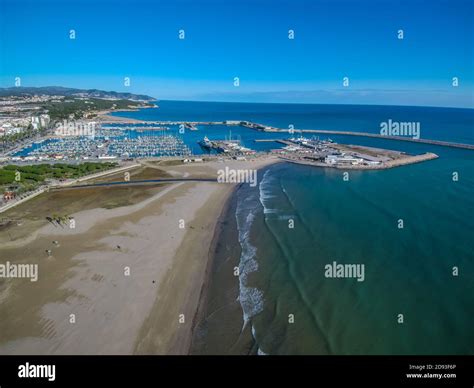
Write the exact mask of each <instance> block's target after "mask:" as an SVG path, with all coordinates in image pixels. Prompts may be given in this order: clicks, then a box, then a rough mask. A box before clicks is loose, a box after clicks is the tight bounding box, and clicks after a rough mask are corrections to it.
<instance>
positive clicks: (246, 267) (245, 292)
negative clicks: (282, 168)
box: [236, 196, 263, 327]
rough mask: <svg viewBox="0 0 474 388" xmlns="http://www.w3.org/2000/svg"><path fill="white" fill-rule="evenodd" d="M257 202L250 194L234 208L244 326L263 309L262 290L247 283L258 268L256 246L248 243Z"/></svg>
mask: <svg viewBox="0 0 474 388" xmlns="http://www.w3.org/2000/svg"><path fill="white" fill-rule="evenodd" d="M257 205H258V202H257V201H256V198H253V201H252V196H248V197H246V198H245V199H244V200H239V203H238V205H237V210H236V219H237V228H238V231H239V243H240V246H241V248H242V252H241V255H240V264H239V271H240V276H239V283H240V295H239V300H240V305H241V306H242V311H243V314H244V317H243V318H244V327H245V325H246V324H247V322H248V321H249V319H250V318H252V317H253V316H255V315H256V314H258V313H260V312H261V311H262V310H263V292H262V291H260V290H259V289H257V288H255V287H250V286H248V285H247V283H248V276H249V274H250V273H252V272H255V271H257V270H258V262H257V260H256V259H255V257H256V253H257V248H256V247H254V246H253V245H252V244H251V243H250V229H251V227H252V224H253V221H254V219H255V214H256V211H257Z"/></svg>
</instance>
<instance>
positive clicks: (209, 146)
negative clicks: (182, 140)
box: [198, 136, 213, 150]
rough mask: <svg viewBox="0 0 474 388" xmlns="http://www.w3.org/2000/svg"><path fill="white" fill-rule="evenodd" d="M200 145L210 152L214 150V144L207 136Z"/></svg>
mask: <svg viewBox="0 0 474 388" xmlns="http://www.w3.org/2000/svg"><path fill="white" fill-rule="evenodd" d="M198 144H199V145H200V146H201V147H203V148H206V149H208V150H210V149H212V147H213V146H212V142H211V141H210V140H209V139H208V138H207V136H204V139H202V140H201V141H199V142H198Z"/></svg>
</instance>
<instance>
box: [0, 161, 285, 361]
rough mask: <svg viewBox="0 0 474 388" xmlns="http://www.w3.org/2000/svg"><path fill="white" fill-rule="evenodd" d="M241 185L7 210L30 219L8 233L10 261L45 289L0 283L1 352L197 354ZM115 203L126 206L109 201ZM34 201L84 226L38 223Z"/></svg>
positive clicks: (69, 194) (190, 185) (2, 233)
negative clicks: (210, 280) (219, 240)
mask: <svg viewBox="0 0 474 388" xmlns="http://www.w3.org/2000/svg"><path fill="white" fill-rule="evenodd" d="M275 161H276V159H272V158H266V159H264V158H262V159H256V160H252V161H229V162H218V161H215V162H209V163H205V164H198V163H196V164H193V165H173V166H159V165H157V166H156V167H153V165H151V167H150V166H147V167H146V172H143V171H142V172H141V174H142V175H143V174H145V175H147V176H153V174H154V173H155V170H154V169H156V174H157V175H159V176H162V175H163V174H167V175H170V176H176V177H179V176H182V177H204V176H207V177H215V176H216V173H217V170H219V169H221V168H223V167H224V166H229V167H230V168H234V169H240V168H251V169H258V168H261V167H263V166H265V165H268V164H271V163H274V162H275ZM133 179H134V178H133V174H132V180H133ZM236 187H237V185H236V184H219V183H213V182H177V183H172V184H162V185H156V186H155V187H147V188H144V187H139V186H138V187H137V186H134V187H133V188H131V187H128V188H122V189H118V188H107V189H101V190H103V191H101V192H100V193H97V192H95V191H94V190H96V189H79V190H77V191H76V190H64V191H62V192H59V193H54V192H53V193H45V194H43V195H41V196H39V197H38V199H34V200H32V202H31V203H28V202H27V203H25V204H22V205H19V206H18V208H16V209H15V212H12V213H11V214H10V213H9V212H7V213H5V217H9V216H10V217H13V218H17V219H20V220H23V221H22V222H20V223H19V224H18V225H16V226H14V227H10V228H7V229H6V230H0V239H1V241H2V245H1V248H0V259H1V260H0V261H1V262H2V263H3V262H5V261H7V260H9V261H10V262H14V263H28V264H38V267H39V275H38V281H37V282H30V281H29V279H0V300H1V301H2V303H1V304H0V315H1V316H2V317H3V318H2V320H1V322H0V354H188V353H189V350H190V346H191V339H192V334H193V327H194V324H195V322H193V321H194V320H195V317H196V312H197V310H198V306H199V303H200V298H201V297H202V296H203V295H205V294H206V290H205V287H206V284H207V277H208V275H209V268H210V266H211V260H210V259H212V253H213V249H212V248H213V247H214V246H215V244H216V241H214V242H213V239H214V237H215V232H216V228H217V227H222V226H223V222H224V221H223V219H222V217H221V216H222V215H223V214H224V213H225V212H224V210H225V209H226V204H227V203H228V201H229V198H230V197H231V194H232V192H233V191H234V189H235V188H236ZM122 191H123V192H122ZM79 193H80V194H79ZM115 195H117V196H118V195H120V199H114V200H112V199H111V198H108V196H110V197H112V196H115ZM48 196H50V197H48ZM88 197H91V199H90V201H89V202H87V199H88ZM49 198H50V199H49ZM104 198H108V202H107V204H105V205H103V204H102V205H101V202H100V201H104V200H105V199H104ZM132 199H133V200H132ZM34 201H36V202H34ZM77 201H85V202H82V203H86V202H87V206H79V205H77V204H76V206H74V204H75V203H76V202H77ZM49 202H51V203H49ZM35 203H36V204H37V205H41V208H42V209H46V208H48V206H52V208H51V209H49V210H48V211H52V209H54V206H55V205H56V206H60V209H57V212H58V213H61V212H62V211H63V212H66V213H67V214H70V215H71V217H72V218H73V219H74V222H75V227H74V228H70V227H68V226H58V225H53V224H52V223H49V222H46V221H44V220H43V219H41V217H39V219H33V218H34V217H33V218H32V217H31V216H30V215H28V214H29V213H31V209H30V210H28V207H30V208H31V207H32V206H35ZM94 204H95V205H94ZM78 209H79V210H78ZM37 218H38V217H37ZM48 250H51V252H50V254H47V253H46V252H47V251H48Z"/></svg>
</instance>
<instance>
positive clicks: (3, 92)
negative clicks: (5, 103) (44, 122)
mask: <svg viewBox="0 0 474 388" xmlns="http://www.w3.org/2000/svg"><path fill="white" fill-rule="evenodd" d="M35 94H37V95H38V94H45V95H48V96H53V95H59V96H68V97H89V98H116V99H124V100H133V101H155V100H156V98H153V97H150V96H147V95H144V94H133V93H123V92H112V91H110V92H106V91H104V90H99V89H75V88H65V87H62V86H42V87H22V86H19V87H11V88H0V97H6V96H26V95H35Z"/></svg>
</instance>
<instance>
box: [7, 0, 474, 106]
mask: <svg viewBox="0 0 474 388" xmlns="http://www.w3.org/2000/svg"><path fill="white" fill-rule="evenodd" d="M473 24H474V16H473V1H471V0H446V1H439V0H430V1H428V0H424V1H418V0H410V1H409V0H405V1H404V0H393V1H392V0H372V1H366V0H365V1H364V0H360V1H359V0H352V1H348V0H346V1H340V0H332V1H330V0H325V1H322V0H313V1H302V0H292V1H290V0H287V1H282V0H272V1H270V0H267V1H264V0H253V1H251V0H194V1H192V0H173V1H171V0H167V1H159V0H156V1H151V0H148V1H132V0H129V1H123V0H122V1H117V0H116V1H112V0H98V1H92V0H69V1H67V0H63V1H57V0H49V1H46V0H32V1H25V0H0V85H1V86H4V87H5V86H14V80H15V77H20V78H21V82H22V86H46V85H60V86H70V87H84V88H98V89H106V90H118V91H130V92H135V93H146V94H150V95H152V96H154V97H156V98H158V99H185V100H215V101H256V102H306V103H308V102H314V103H346V104H352V103H355V104H397V105H433V106H460V107H474V97H473V90H474V88H473V85H474V70H473V67H474V66H473V65H474V59H473V57H474V47H473V46H474V42H473V40H474V26H473ZM71 29H73V30H75V33H76V39H74V40H72V39H69V31H70V30H71ZM180 29H183V30H184V31H185V39H184V40H180V39H178V31H179V30H180ZM290 29H292V30H294V32H295V38H294V39H293V40H290V39H288V30H290ZM400 29H403V31H404V39H403V40H399V39H397V31H398V30H400ZM125 77H129V78H130V81H131V84H130V86H124V78H125ZM234 77H239V79H240V86H238V87H236V86H234ZM344 77H348V78H349V86H348V87H343V78H344ZM453 77H458V79H459V86H458V87H456V88H454V87H452V78H453Z"/></svg>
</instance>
